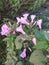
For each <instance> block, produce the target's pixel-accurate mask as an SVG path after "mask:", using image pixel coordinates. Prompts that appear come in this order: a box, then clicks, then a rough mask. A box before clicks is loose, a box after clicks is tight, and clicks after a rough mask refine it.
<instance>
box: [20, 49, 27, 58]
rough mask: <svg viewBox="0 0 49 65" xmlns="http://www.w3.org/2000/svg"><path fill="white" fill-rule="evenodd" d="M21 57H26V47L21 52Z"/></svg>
mask: <svg viewBox="0 0 49 65" xmlns="http://www.w3.org/2000/svg"><path fill="white" fill-rule="evenodd" d="M20 57H21V58H25V57H26V49H24V50H23V52H22V53H21V54H20Z"/></svg>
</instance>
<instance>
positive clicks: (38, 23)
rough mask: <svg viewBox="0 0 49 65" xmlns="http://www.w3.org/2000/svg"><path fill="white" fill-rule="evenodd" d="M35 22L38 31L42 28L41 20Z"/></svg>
mask: <svg viewBox="0 0 49 65" xmlns="http://www.w3.org/2000/svg"><path fill="white" fill-rule="evenodd" d="M36 22H37V25H38V26H39V29H41V28H42V26H41V25H42V19H40V20H38V21H36Z"/></svg>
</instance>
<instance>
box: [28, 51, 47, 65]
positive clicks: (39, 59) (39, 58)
mask: <svg viewBox="0 0 49 65" xmlns="http://www.w3.org/2000/svg"><path fill="white" fill-rule="evenodd" d="M29 61H30V62H31V63H32V64H34V65H45V63H46V58H45V56H44V55H43V52H42V51H41V50H35V51H34V52H33V53H32V54H31V56H30V59H29Z"/></svg>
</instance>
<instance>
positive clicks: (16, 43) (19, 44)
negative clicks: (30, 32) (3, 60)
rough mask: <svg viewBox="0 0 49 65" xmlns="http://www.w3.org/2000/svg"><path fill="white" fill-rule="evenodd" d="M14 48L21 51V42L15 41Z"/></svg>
mask: <svg viewBox="0 0 49 65" xmlns="http://www.w3.org/2000/svg"><path fill="white" fill-rule="evenodd" d="M15 46H16V49H21V48H22V42H21V41H19V40H18V39H17V38H16V39H15Z"/></svg>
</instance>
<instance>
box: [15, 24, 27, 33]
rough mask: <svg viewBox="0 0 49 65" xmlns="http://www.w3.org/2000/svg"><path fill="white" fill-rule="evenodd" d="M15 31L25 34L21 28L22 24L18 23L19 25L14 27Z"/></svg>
mask: <svg viewBox="0 0 49 65" xmlns="http://www.w3.org/2000/svg"><path fill="white" fill-rule="evenodd" d="M16 31H17V32H21V33H22V34H26V33H25V32H24V31H23V29H22V25H20V26H19V27H17V28H16Z"/></svg>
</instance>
